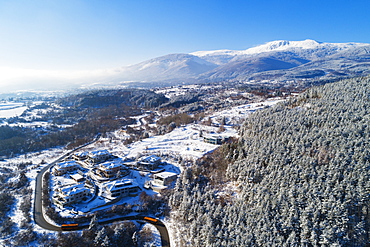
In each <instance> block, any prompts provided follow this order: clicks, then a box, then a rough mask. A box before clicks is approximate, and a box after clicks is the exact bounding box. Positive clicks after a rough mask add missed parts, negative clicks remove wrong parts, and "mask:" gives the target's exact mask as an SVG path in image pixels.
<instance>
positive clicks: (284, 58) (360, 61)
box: [114, 39, 370, 86]
mask: <svg viewBox="0 0 370 247" xmlns="http://www.w3.org/2000/svg"><path fill="white" fill-rule="evenodd" d="M369 53H370V44H367V43H355V42H349V43H325V42H318V41H315V40H312V39H306V40H303V41H287V40H277V41H271V42H267V43H265V44H262V45H259V46H255V47H252V48H248V49H246V50H240V51H236V50H214V51H198V52H192V53H189V54H186V53H178V54H168V55H164V56H161V57H157V58H153V59H150V60H147V61H144V62H141V63H139V64H136V65H131V66H127V67H121V68H119V69H118V70H117V71H116V73H115V75H114V76H115V77H116V78H119V80H121V82H122V81H135V82H146V83H150V82H153V86H155V85H156V84H157V83H159V82H162V83H166V84H170V85H175V84H178V83H186V82H194V81H198V82H217V81H223V80H227V81H230V80H239V81H240V80H242V81H243V80H244V81H248V80H252V79H254V80H255V79H256V78H264V79H265V80H266V79H267V80H279V81H287V80H298V79H299V80H312V79H333V78H334V79H335V78H340V77H354V76H364V75H368V74H370V70H369V68H370V67H369V66H370V64H369V62H370V58H369ZM323 64H324V66H323V67H320V66H322V65H323ZM311 70H312V71H318V70H321V72H320V73H313V72H312V71H311ZM261 75H263V76H261ZM305 75H307V76H305ZM123 83H124V82H123Z"/></svg>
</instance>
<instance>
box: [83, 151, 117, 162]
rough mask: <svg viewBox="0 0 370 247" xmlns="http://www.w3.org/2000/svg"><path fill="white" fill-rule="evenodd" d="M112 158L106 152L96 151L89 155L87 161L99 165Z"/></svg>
mask: <svg viewBox="0 0 370 247" xmlns="http://www.w3.org/2000/svg"><path fill="white" fill-rule="evenodd" d="M111 158H112V155H111V154H110V153H109V152H108V150H97V151H92V152H90V153H89V155H88V157H87V160H88V161H89V162H90V163H92V164H99V163H102V162H105V161H107V160H109V159H111Z"/></svg>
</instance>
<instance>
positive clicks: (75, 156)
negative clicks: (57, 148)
mask: <svg viewBox="0 0 370 247" xmlns="http://www.w3.org/2000/svg"><path fill="white" fill-rule="evenodd" d="M88 157H89V152H78V153H74V154H72V158H73V159H74V160H77V161H82V160H86V159H87V158H88Z"/></svg>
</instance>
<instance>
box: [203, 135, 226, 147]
mask: <svg viewBox="0 0 370 247" xmlns="http://www.w3.org/2000/svg"><path fill="white" fill-rule="evenodd" d="M227 140H229V138H228V137H223V136H204V137H203V141H204V142H206V143H209V144H214V145H221V144H222V143H225V142H226V141H227Z"/></svg>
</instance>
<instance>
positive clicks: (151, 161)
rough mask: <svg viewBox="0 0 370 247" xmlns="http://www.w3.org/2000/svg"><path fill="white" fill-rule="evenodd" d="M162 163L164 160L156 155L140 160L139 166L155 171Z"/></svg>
mask: <svg viewBox="0 0 370 247" xmlns="http://www.w3.org/2000/svg"><path fill="white" fill-rule="evenodd" d="M161 162H162V160H161V158H160V157H158V156H156V155H150V156H146V157H142V158H140V159H139V161H138V162H137V165H138V166H143V167H146V168H148V169H151V170H153V169H155V168H157V167H158V166H159V165H160V164H161Z"/></svg>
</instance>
